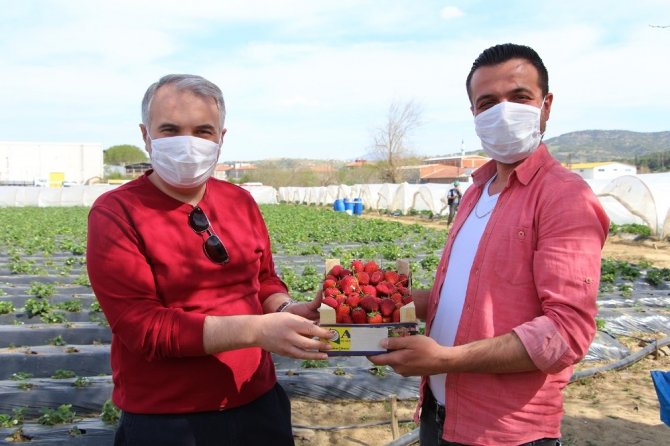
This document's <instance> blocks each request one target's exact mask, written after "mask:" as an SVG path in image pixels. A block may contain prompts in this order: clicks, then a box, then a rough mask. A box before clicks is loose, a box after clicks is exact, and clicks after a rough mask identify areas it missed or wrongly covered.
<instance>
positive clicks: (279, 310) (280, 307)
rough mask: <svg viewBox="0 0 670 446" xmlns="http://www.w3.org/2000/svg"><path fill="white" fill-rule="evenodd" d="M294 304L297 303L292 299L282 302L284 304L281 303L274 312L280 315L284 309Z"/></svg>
mask: <svg viewBox="0 0 670 446" xmlns="http://www.w3.org/2000/svg"><path fill="white" fill-rule="evenodd" d="M295 303H297V302H296V301H295V300H293V299H289V300H287V301H286V302H284V303H282V304H281V305H279V306H278V307H277V309H276V310H275V312H277V313H281V312H282V311H284V310H286V309H287V308H288V306H289V305H291V304H295Z"/></svg>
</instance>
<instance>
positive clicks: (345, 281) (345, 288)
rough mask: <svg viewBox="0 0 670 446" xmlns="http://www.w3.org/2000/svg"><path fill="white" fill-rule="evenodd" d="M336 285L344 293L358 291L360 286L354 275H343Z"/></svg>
mask: <svg viewBox="0 0 670 446" xmlns="http://www.w3.org/2000/svg"><path fill="white" fill-rule="evenodd" d="M338 285H339V286H340V289H341V290H342V292H344V293H345V294H349V293H353V292H358V291H359V290H360V287H359V286H358V279H356V278H355V277H354V276H345V277H343V278H342V279H341V280H340V282H339V284H338Z"/></svg>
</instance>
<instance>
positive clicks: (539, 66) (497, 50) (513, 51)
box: [465, 43, 549, 99]
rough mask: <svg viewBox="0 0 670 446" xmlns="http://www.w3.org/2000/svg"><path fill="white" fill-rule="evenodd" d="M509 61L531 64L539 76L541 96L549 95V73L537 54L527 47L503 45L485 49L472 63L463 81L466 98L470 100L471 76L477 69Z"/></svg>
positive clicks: (512, 44)
mask: <svg viewBox="0 0 670 446" xmlns="http://www.w3.org/2000/svg"><path fill="white" fill-rule="evenodd" d="M511 59H526V60H527V61H528V62H530V63H531V64H533V66H534V67H535V69H536V70H537V72H538V74H539V83H540V88H541V89H542V95H543V96H546V95H547V93H549V73H547V68H546V67H545V66H544V62H542V59H541V58H540V56H539V55H538V54H537V52H535V50H534V49H532V48H531V47H529V46H525V45H516V44H514V43H503V44H501V45H495V46H492V47H491V48H487V49H485V50H484V51H483V52H482V53H481V54H480V55H479V56H477V59H475V61H474V62H473V64H472V68H471V69H470V74H468V78H467V80H466V81H465V89H466V90H467V92H468V98H470V99H472V91H471V89H470V81H472V75H473V74H475V71H477V69H478V68H481V67H487V66H492V65H498V64H501V63H503V62H507V61H508V60H511Z"/></svg>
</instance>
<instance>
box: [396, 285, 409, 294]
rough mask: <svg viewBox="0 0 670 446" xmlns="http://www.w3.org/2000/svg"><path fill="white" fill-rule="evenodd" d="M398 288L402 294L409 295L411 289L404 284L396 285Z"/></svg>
mask: <svg viewBox="0 0 670 446" xmlns="http://www.w3.org/2000/svg"><path fill="white" fill-rule="evenodd" d="M396 288H397V289H398V292H399V293H400V294H402V295H403V296H409V289H408V288H405V287H404V286H402V285H400V286H397V287H396Z"/></svg>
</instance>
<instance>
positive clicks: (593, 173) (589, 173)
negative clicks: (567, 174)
mask: <svg viewBox="0 0 670 446" xmlns="http://www.w3.org/2000/svg"><path fill="white" fill-rule="evenodd" d="M567 167H568V169H570V170H572V171H573V172H575V173H576V174H578V175H579V176H581V177H582V178H584V179H586V180H602V179H612V178H616V177H620V176H622V175H635V174H637V169H636V168H635V166H630V165H628V164H622V163H616V162H613V161H607V162H599V163H573V164H569V165H567Z"/></svg>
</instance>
